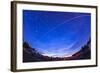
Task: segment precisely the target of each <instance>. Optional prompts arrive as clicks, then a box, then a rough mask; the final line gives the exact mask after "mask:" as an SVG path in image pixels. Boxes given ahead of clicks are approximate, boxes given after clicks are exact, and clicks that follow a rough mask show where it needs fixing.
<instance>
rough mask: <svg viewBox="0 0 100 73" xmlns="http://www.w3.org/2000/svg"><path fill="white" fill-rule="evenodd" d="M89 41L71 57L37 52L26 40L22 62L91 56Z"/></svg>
mask: <svg viewBox="0 0 100 73" xmlns="http://www.w3.org/2000/svg"><path fill="white" fill-rule="evenodd" d="M90 48H91V41H90V40H89V41H88V42H87V44H86V45H84V46H83V47H82V48H81V50H80V51H78V52H76V53H75V54H73V55H72V56H71V57H49V56H44V55H42V54H41V53H39V52H38V51H37V50H36V49H35V48H31V47H30V46H29V44H28V43H27V42H24V43H23V62H39V61H59V60H79V59H90V58H91V50H90Z"/></svg>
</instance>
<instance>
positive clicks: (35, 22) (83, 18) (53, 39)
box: [23, 10, 91, 57]
mask: <svg viewBox="0 0 100 73" xmlns="http://www.w3.org/2000/svg"><path fill="white" fill-rule="evenodd" d="M90 35H91V14H90V13H79V12H55V11H36V10H23V38H24V41H26V42H28V43H29V45H30V46H31V47H32V48H35V49H36V50H38V51H39V52H40V53H42V54H43V55H47V56H59V57H63V56H71V55H72V54H74V53H76V52H77V51H79V50H80V49H81V47H82V46H84V45H85V44H86V43H87V42H88V40H89V38H90Z"/></svg>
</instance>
